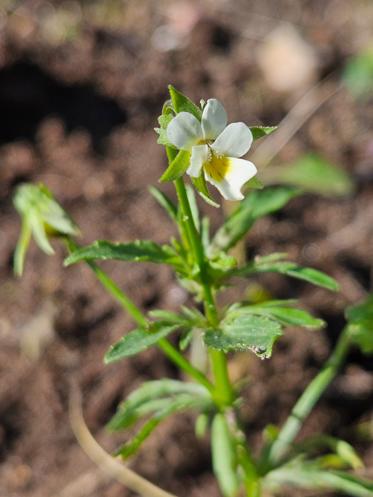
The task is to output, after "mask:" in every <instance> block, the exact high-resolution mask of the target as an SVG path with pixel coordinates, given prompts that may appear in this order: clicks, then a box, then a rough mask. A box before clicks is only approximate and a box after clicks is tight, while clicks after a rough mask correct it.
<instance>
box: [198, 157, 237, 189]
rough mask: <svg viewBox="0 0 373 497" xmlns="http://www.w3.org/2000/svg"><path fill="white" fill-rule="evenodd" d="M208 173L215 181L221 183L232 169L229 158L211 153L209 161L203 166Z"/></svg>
mask: <svg viewBox="0 0 373 497" xmlns="http://www.w3.org/2000/svg"><path fill="white" fill-rule="evenodd" d="M203 167H204V169H205V171H206V173H207V174H208V175H209V176H210V177H211V178H212V179H213V180H215V181H217V182H218V183H220V182H221V181H223V179H224V178H225V177H226V175H227V174H228V173H229V170H230V168H231V165H230V160H229V157H225V156H224V155H222V156H218V155H215V154H214V153H213V152H212V151H211V156H210V157H209V160H208V161H206V162H205V163H204V165H203Z"/></svg>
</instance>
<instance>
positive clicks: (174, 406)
mask: <svg viewBox="0 0 373 497" xmlns="http://www.w3.org/2000/svg"><path fill="white" fill-rule="evenodd" d="M202 406H203V404H202ZM199 407H201V399H198V398H197V399H196V398H193V397H191V396H188V395H180V396H178V397H176V398H175V399H173V400H169V402H168V404H167V405H166V406H165V407H164V408H163V409H160V410H159V411H158V412H156V413H155V414H154V416H153V417H152V418H151V419H149V421H147V422H146V423H145V424H144V425H143V426H142V427H141V429H140V431H139V432H138V433H137V434H136V436H135V437H134V438H133V439H132V440H131V441H129V442H127V443H126V444H125V445H123V446H122V447H121V448H120V449H119V450H118V451H117V453H116V454H117V455H120V456H121V457H122V458H124V459H126V458H128V457H130V456H132V455H133V454H135V453H136V452H137V451H138V450H139V448H140V447H141V445H142V444H143V442H144V441H145V440H146V439H147V438H148V437H149V436H150V435H151V434H152V433H153V431H154V430H155V428H156V427H157V426H158V425H159V424H160V423H161V421H163V420H164V419H165V418H167V417H168V416H170V415H171V414H174V413H175V412H182V411H185V410H188V409H193V408H199Z"/></svg>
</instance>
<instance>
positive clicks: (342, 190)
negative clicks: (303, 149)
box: [268, 154, 354, 197]
mask: <svg viewBox="0 0 373 497" xmlns="http://www.w3.org/2000/svg"><path fill="white" fill-rule="evenodd" d="M268 174H271V175H272V180H271V181H273V182H276V183H277V182H281V183H286V184H289V185H295V186H298V187H300V188H302V189H303V190H304V191H306V192H310V193H316V194H319V195H324V196H326V197H329V196H330V195H334V196H343V195H348V194H350V193H351V192H352V191H353V188H354V184H353V182H352V180H351V178H350V176H349V175H348V174H347V173H346V172H345V171H343V169H341V168H340V167H337V166H335V165H333V164H331V163H329V162H328V161H327V160H325V159H324V158H323V157H320V156H319V155H317V154H307V155H304V156H302V157H300V158H299V159H297V160H296V161H295V162H293V163H292V164H290V165H286V166H278V167H276V168H272V169H271V172H270V173H268Z"/></svg>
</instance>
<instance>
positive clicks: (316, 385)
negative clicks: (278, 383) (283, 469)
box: [268, 327, 350, 467]
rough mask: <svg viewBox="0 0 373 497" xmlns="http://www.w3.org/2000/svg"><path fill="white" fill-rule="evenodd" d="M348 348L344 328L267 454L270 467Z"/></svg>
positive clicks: (283, 449)
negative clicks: (332, 349)
mask: <svg viewBox="0 0 373 497" xmlns="http://www.w3.org/2000/svg"><path fill="white" fill-rule="evenodd" d="M349 346H350V339H349V335H348V328H347V327H346V328H344V330H343V331H342V333H341V334H340V336H339V339H338V342H337V344H336V346H335V348H334V351H333V352H332V354H331V356H330V357H329V359H328V360H327V361H326V363H325V365H324V366H323V368H322V369H321V371H320V372H319V373H318V374H317V376H316V377H315V378H314V379H313V380H312V381H311V383H310V384H309V385H308V386H307V388H306V390H305V391H304V392H303V394H302V395H301V396H300V398H299V400H298V401H297V403H296V404H295V406H294V408H293V410H292V411H291V414H290V416H289V418H288V419H287V421H286V422H285V424H284V426H283V427H282V429H281V431H280V433H279V436H278V438H277V439H276V441H275V442H274V443H273V445H272V447H271V449H270V451H269V454H268V463H269V465H270V466H271V467H273V465H276V464H277V463H278V462H279V461H280V459H281V458H282V457H283V456H284V455H285V454H286V452H287V450H288V449H289V447H290V445H291V443H292V442H293V441H294V439H295V437H296V436H297V435H298V433H299V431H300V429H301V428H302V425H303V423H304V421H305V419H306V418H307V416H308V415H309V414H310V412H311V411H312V409H313V407H314V406H315V404H316V403H317V401H318V400H319V399H320V397H321V395H322V394H323V393H324V391H325V390H326V388H327V387H328V385H329V383H330V382H331V381H332V380H333V379H334V377H335V376H336V374H337V372H338V370H339V368H340V366H341V364H342V363H343V361H344V360H345V358H346V356H347V353H348V350H349Z"/></svg>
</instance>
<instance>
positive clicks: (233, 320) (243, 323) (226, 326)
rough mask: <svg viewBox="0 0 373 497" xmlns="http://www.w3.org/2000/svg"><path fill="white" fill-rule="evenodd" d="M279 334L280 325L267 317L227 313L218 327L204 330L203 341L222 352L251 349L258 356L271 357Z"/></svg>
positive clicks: (280, 332) (280, 333)
mask: <svg viewBox="0 0 373 497" xmlns="http://www.w3.org/2000/svg"><path fill="white" fill-rule="evenodd" d="M281 335H282V331H281V325H280V324H279V323H277V322H275V321H273V320H271V319H268V318H267V317H263V316H255V315H250V314H246V315H245V314H243V315H241V316H237V317H235V316H232V317H229V315H228V316H227V318H226V319H224V320H223V321H222V322H221V323H220V329H210V330H207V331H206V333H205V336H204V341H205V343H206V345H207V346H208V347H212V348H214V349H218V350H223V351H224V352H228V351H231V350H251V351H252V352H254V353H255V354H256V355H257V356H258V357H260V358H262V359H267V358H269V357H271V355H272V348H273V345H274V343H275V342H276V340H277V339H278V338H279V337H280V336H281Z"/></svg>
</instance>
